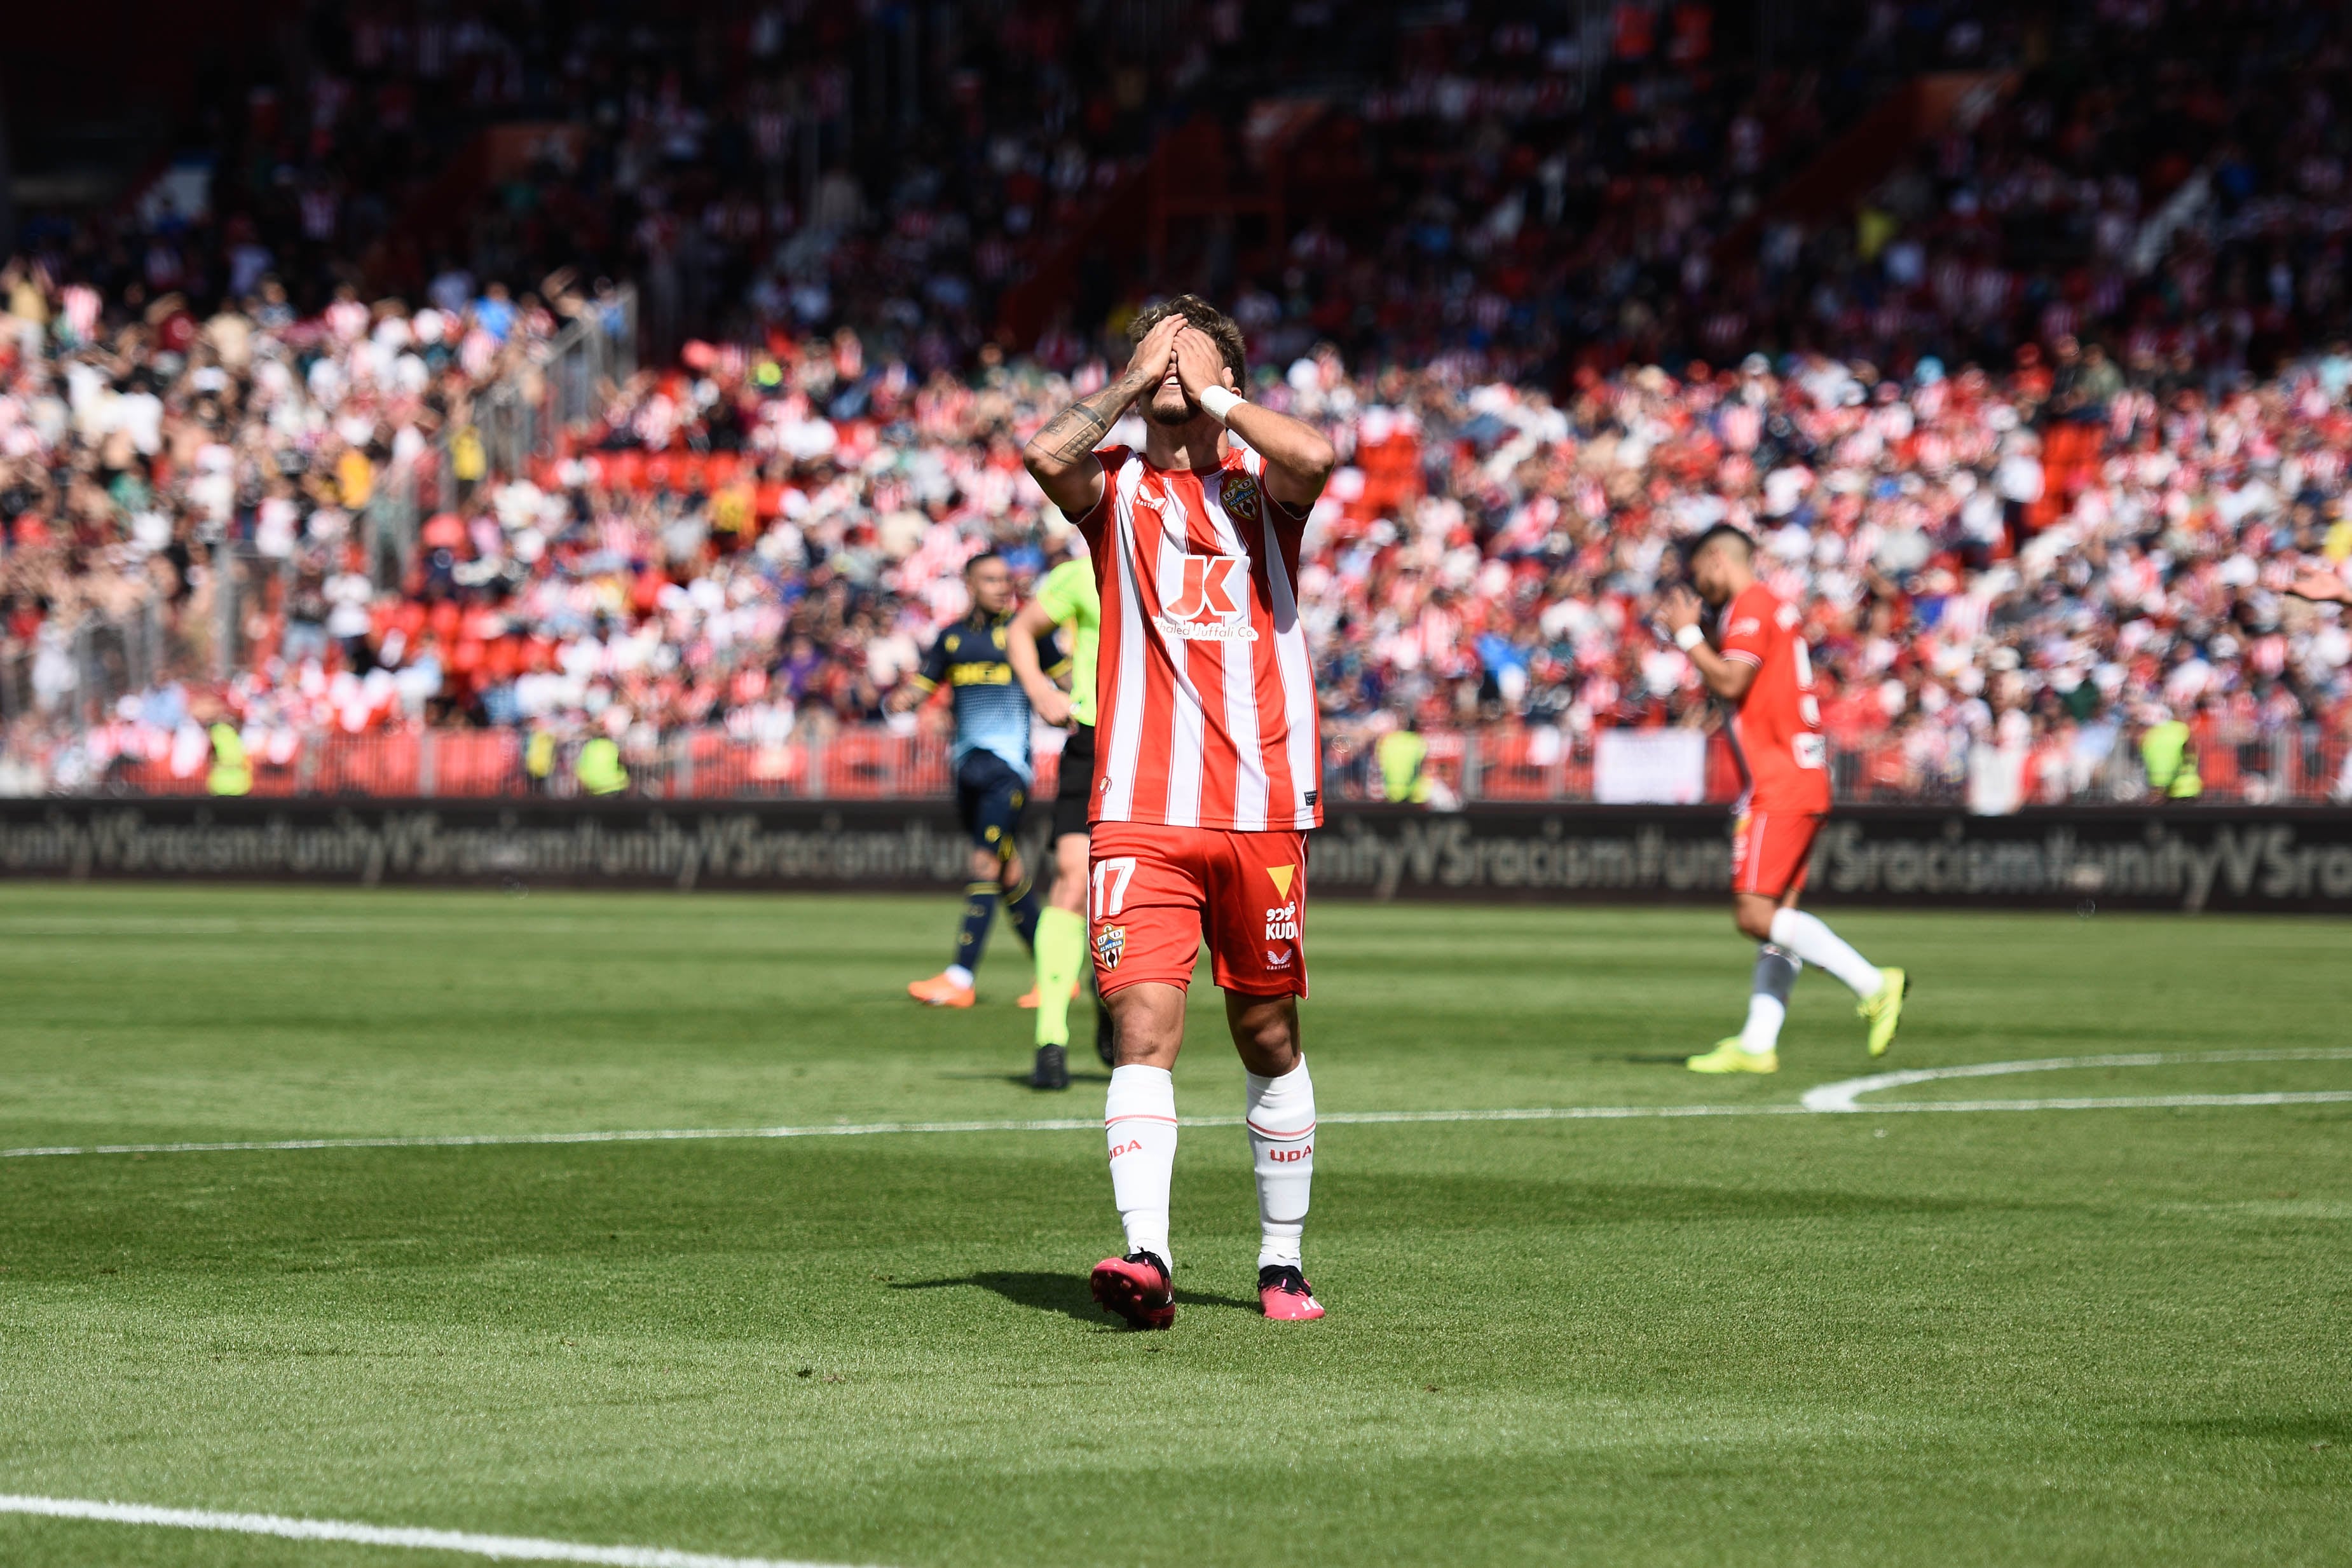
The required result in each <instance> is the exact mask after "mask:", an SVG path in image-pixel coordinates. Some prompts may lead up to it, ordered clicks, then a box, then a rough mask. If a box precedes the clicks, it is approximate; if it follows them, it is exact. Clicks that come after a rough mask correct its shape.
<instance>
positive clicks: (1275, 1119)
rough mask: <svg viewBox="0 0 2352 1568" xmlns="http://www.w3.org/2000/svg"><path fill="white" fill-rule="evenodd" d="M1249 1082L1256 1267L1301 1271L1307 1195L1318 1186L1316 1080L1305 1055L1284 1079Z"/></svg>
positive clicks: (1252, 1079)
mask: <svg viewBox="0 0 2352 1568" xmlns="http://www.w3.org/2000/svg"><path fill="white" fill-rule="evenodd" d="M1248 1077H1249V1100H1248V1105H1247V1109H1246V1110H1245V1111H1244V1121H1245V1123H1246V1124H1247V1125H1248V1127H1249V1141H1250V1155H1251V1156H1252V1157H1253V1158H1254V1159H1255V1162H1256V1165H1257V1218H1258V1226H1259V1230H1260V1240H1259V1244H1258V1251H1257V1266H1258V1267H1259V1268H1261V1269H1263V1268H1265V1266H1266V1265H1267V1264H1269V1263H1287V1264H1290V1265H1291V1266H1292V1267H1293V1268H1296V1267H1297V1264H1298V1238H1299V1234H1300V1232H1302V1231H1303V1230H1305V1229H1306V1228H1307V1191H1308V1189H1309V1188H1311V1187H1312V1186H1314V1185H1315V1081H1314V1080H1313V1079H1311V1078H1309V1077H1307V1059H1306V1058H1305V1057H1303V1056H1302V1057H1300V1058H1299V1059H1298V1065H1297V1066H1296V1067H1294V1068H1292V1069H1291V1070H1290V1071H1287V1072H1286V1073H1284V1074H1283V1075H1282V1076H1281V1077H1279V1078H1260V1077H1259V1076H1258V1075H1257V1074H1256V1073H1255V1072H1253V1073H1250V1074H1249V1075H1248Z"/></svg>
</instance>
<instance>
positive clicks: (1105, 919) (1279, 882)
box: [1087, 822, 1307, 997]
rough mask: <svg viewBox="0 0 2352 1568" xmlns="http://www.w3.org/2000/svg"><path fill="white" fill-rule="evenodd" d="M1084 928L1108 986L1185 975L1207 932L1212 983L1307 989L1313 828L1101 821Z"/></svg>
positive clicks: (1100, 982) (1263, 990)
mask: <svg viewBox="0 0 2352 1568" xmlns="http://www.w3.org/2000/svg"><path fill="white" fill-rule="evenodd" d="M1087 858H1088V859H1089V861H1090V862H1092V863H1091V868H1090V869H1091V872H1092V876H1091V879H1090V881H1089V882H1088V883H1087V929H1088V931H1089V932H1090V933H1091V935H1092V936H1093V942H1092V944H1091V945H1092V946H1093V948H1094V955H1095V987H1096V988H1097V990H1099V991H1100V992H1101V993H1102V994H1103V995H1105V996H1108V995H1109V994H1110V993H1111V992H1113V991H1116V990H1118V989H1119V988H1122V987H1125V986H1132V985H1135V984H1137V983H1139V982H1140V981H1144V980H1157V981H1159V982H1160V984H1162V985H1169V986H1180V987H1181V986H1190V985H1191V984H1192V966H1193V964H1194V963H1195V962H1196V961H1197V960H1198V959H1199V957H1200V956H1201V940H1202V937H1204V936H1205V937H1206V938H1208V943H1209V956H1210V958H1211V960H1212V962H1213V970H1214V973H1215V975H1216V977H1217V984H1218V985H1220V986H1222V987H1223V988H1225V989H1226V990H1228V991H1235V992H1239V993H1240V994H1241V995H1243V996H1250V997H1303V996H1305V995H1306V994H1307V949H1306V948H1305V946H1302V945H1301V943H1300V940H1299V938H1300V934H1301V933H1302V932H1303V931H1304V930H1305V928H1306V925H1307V835H1306V834H1305V833H1303V832H1299V831H1297V830H1295V829H1294V830H1290V831H1283V832H1271V833H1230V832H1223V831H1218V830H1215V829H1211V828H1164V827H1160V826H1158V825H1156V824H1152V823H1147V822H1097V823H1096V824H1095V825H1094V831H1093V832H1092V834H1091V835H1090V836H1089V838H1088V841H1087Z"/></svg>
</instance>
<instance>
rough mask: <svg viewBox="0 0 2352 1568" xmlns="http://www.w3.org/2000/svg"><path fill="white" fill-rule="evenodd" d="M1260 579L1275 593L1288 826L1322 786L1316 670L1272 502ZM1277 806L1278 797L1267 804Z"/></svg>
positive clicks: (1311, 818) (1306, 814)
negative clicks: (1310, 662) (1287, 775)
mask: <svg viewBox="0 0 2352 1568" xmlns="http://www.w3.org/2000/svg"><path fill="white" fill-rule="evenodd" d="M1265 581H1266V587H1267V588H1268V589H1269V590H1270V591H1271V592H1272V594H1273V597H1274V660H1275V668H1276V671H1277V672H1278V673H1279V674H1281V676H1282V708H1283V721H1284V722H1283V730H1284V740H1285V742H1286V745H1287V746H1288V747H1289V748H1290V787H1291V789H1293V791H1295V797H1294V799H1292V800H1290V801H1289V802H1288V810H1290V812H1291V821H1290V825H1291V826H1292V827H1294V828H1311V827H1313V826H1314V825H1315V802H1314V801H1313V800H1311V799H1310V797H1311V796H1313V795H1315V794H1317V793H1318V791H1319V790H1320V789H1321V788H1322V786H1321V784H1320V782H1319V778H1320V775H1321V772H1322V758H1319V757H1318V756H1317V755H1316V746H1315V672H1314V670H1313V669H1312V667H1311V666H1309V665H1308V664H1307V631H1306V628H1304V627H1303V626H1301V625H1300V624H1299V623H1298V600H1297V596H1296V595H1295V594H1294V593H1293V592H1292V591H1291V587H1290V566H1289V563H1288V562H1286V561H1285V560H1284V559H1282V541H1281V540H1280V539H1279V538H1276V535H1275V531H1274V507H1272V506H1271V505H1270V504H1269V505H1268V506H1267V507H1266V517H1265ZM1271 804H1272V805H1274V806H1279V805H1280V804H1281V803H1280V802H1274V803H1271Z"/></svg>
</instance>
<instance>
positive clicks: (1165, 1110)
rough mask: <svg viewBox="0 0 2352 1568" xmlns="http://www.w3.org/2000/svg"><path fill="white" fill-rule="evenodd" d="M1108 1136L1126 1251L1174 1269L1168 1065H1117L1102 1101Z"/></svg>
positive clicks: (1172, 1104) (1172, 1083)
mask: <svg viewBox="0 0 2352 1568" xmlns="http://www.w3.org/2000/svg"><path fill="white" fill-rule="evenodd" d="M1103 1125H1104V1128H1105V1130H1106V1131H1107V1132H1108V1134H1109V1137H1110V1190H1111V1196H1112V1197H1113V1199H1114V1200H1115V1201H1116V1202H1117V1203H1118V1222H1119V1224H1121V1225H1123V1226H1125V1227H1126V1228H1127V1249H1128V1250H1129V1252H1150V1253H1152V1254H1154V1255H1156V1256H1157V1257H1158V1258H1159V1260H1160V1261H1161V1262H1162V1263H1165V1264H1167V1265H1168V1266H1169V1267H1170V1268H1171V1269H1172V1268H1174V1267H1175V1260H1174V1259H1172V1258H1171V1257H1169V1256H1168V1185H1169V1179H1170V1177H1171V1176H1173V1175H1174V1173H1175V1169H1176V1078H1175V1075H1174V1074H1173V1073H1171V1072H1170V1071H1168V1070H1167V1069H1166V1068H1164V1067H1140V1066H1134V1067H1115V1068H1113V1069H1111V1074H1110V1092H1109V1093H1108V1094H1106V1095H1105V1096H1104V1097H1103Z"/></svg>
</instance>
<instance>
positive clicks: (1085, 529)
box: [1024, 295, 1334, 1328]
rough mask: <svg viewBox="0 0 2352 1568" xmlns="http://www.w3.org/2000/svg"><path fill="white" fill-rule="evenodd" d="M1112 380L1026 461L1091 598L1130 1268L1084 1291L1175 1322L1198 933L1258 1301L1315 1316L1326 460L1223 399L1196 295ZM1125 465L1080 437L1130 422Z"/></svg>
mask: <svg viewBox="0 0 2352 1568" xmlns="http://www.w3.org/2000/svg"><path fill="white" fill-rule="evenodd" d="M1131 331H1132V332H1133V334H1134V336H1135V339H1136V349H1135V357H1134V359H1133V360H1132V361H1130V362H1129V365H1128V367H1127V369H1126V371H1124V372H1123V373H1121V374H1120V376H1119V377H1118V380H1116V381H1114V382H1111V384H1110V385H1108V386H1107V387H1105V388H1104V389H1103V390H1102V391H1101V392H1097V393H1096V394H1095V395H1093V396H1092V397H1088V398H1085V399H1082V400H1081V401H1079V402H1076V403H1073V404H1072V405H1071V406H1070V407H1068V408H1066V409H1064V410H1063V411H1062V412H1061V413H1058V414H1056V415H1055V417H1054V418H1053V419H1052V420H1050V421H1049V422H1047V423H1046V424H1045V427H1044V428H1043V429H1041V430H1040V431H1039V432H1038V433H1037V434H1036V435H1035V437H1034V438H1033V439H1032V440H1031V441H1030V443H1029V445H1028V449H1027V450H1026V452H1024V458H1025V460H1026V461H1027V463H1028V465H1029V472H1030V473H1031V474H1033V475H1034V476H1036V479H1037V483H1038V485H1039V486H1042V487H1043V488H1044V490H1045V494H1046V495H1047V496H1049V497H1052V498H1053V500H1054V502H1055V505H1056V506H1058V507H1061V508H1062V510H1063V511H1064V512H1065V513H1066V514H1067V515H1068V516H1069V517H1071V518H1073V519H1074V520H1075V521H1076V524H1077V528H1078V530H1079V532H1080V533H1081V534H1083V535H1084V536H1085V538H1086V541H1087V550H1088V552H1089V555H1090V559H1091V563H1092V567H1093V570H1094V576H1095V583H1096V587H1097V591H1098V592H1099V595H1100V599H1101V615H1102V643H1101V648H1100V652H1099V654H1098V656H1097V666H1096V686H1095V700H1096V714H1095V772H1094V787H1093V806H1092V809H1091V811H1090V818H1091V821H1092V823H1093V835H1092V836H1093V843H1092V853H1091V864H1090V867H1089V874H1088V880H1087V930H1088V934H1089V937H1090V940H1091V943H1092V946H1093V950H1094V964H1095V981H1096V984H1097V987H1098V988H1100V990H1101V992H1102V994H1103V997H1104V999H1105V1001H1106V1003H1107V1004H1108V1007H1109V1009H1110V1011H1111V1017H1112V1020H1113V1024H1114V1026H1115V1028H1114V1037H1115V1044H1114V1050H1115V1052H1116V1058H1117V1063H1116V1065H1115V1066H1114V1067H1113V1069H1112V1071H1111V1079H1110V1092H1109V1095H1108V1098H1107V1100H1106V1103H1105V1105H1104V1113H1103V1117H1104V1122H1105V1124H1106V1125H1107V1127H1108V1134H1109V1146H1110V1176H1111V1189H1112V1193H1113V1196H1114V1197H1115V1198H1116V1200H1117V1202H1118V1213H1119V1220H1120V1223H1121V1224H1122V1225H1123V1226H1124V1227H1125V1228H1126V1231H1127V1251H1126V1254H1125V1256H1123V1257H1118V1258H1106V1259H1105V1260H1103V1261H1102V1262H1100V1263H1098V1264H1097V1265H1096V1267H1095V1271H1094V1281H1093V1288H1094V1295H1095V1300H1097V1301H1100V1302H1101V1303H1102V1304H1103V1305H1104V1306H1105V1307H1107V1308H1108V1309H1110V1310H1111V1311H1112V1312H1117V1313H1118V1314H1119V1315H1120V1316H1121V1317H1124V1318H1125V1319H1127V1321H1128V1322H1129V1323H1131V1324H1133V1325H1134V1326H1136V1327H1138V1328H1166V1327H1167V1326H1168V1325H1169V1324H1170V1322H1172V1321H1173V1319H1174V1317H1175V1311H1176V1309H1175V1302H1174V1297H1173V1295H1172V1293H1171V1290H1170V1284H1169V1268H1170V1263H1171V1255H1170V1252H1169V1245H1168V1186H1169V1173H1170V1170H1171V1166H1173V1165H1174V1163H1175V1157H1176V1091H1175V1082H1174V1080H1173V1079H1172V1078H1171V1076H1170V1073H1171V1069H1173V1068H1174V1067H1175V1065H1176V1053H1177V1051H1178V1048H1179V1047H1180V1046H1181V1045H1182V1043H1183V1038H1184V992H1185V988H1186V986H1187V985H1189V984H1190V983H1191V980H1192V965H1193V962H1194V960H1195V959H1196V958H1197V957H1198V956H1199V954H1200V949H1201V943H1202V938H1203V937H1204V936H1205V937H1206V938H1207V941H1208V946H1209V953H1210V956H1211V959H1212V961H1213V966H1214V973H1215V976H1216V981H1217V984H1218V986H1219V987H1221V988H1223V991H1224V994H1225V1019H1226V1022H1227V1024H1228V1026H1229V1027H1230V1029H1231V1030H1232V1033H1233V1040H1234V1049H1235V1050H1236V1051H1239V1052H1240V1053H1241V1059H1242V1064H1243V1066H1244V1069H1246V1071H1247V1074H1248V1091H1247V1101H1246V1103H1245V1104H1244V1117H1245V1121H1246V1124H1247V1131H1248V1136H1249V1144H1250V1149H1251V1153H1252V1155H1253V1156H1254V1158H1255V1164H1256V1169H1257V1193H1258V1218H1259V1223H1260V1226H1261V1237H1262V1244H1261V1246H1260V1249H1259V1252H1258V1297H1259V1300H1260V1301H1261V1302H1262V1303H1263V1305H1264V1307H1265V1314H1266V1315H1267V1316H1268V1317H1270V1318H1281V1319H1290V1320H1298V1319H1307V1318H1318V1317H1321V1316H1322V1315H1323V1308H1322V1307H1321V1305H1320V1304H1318V1302H1317V1301H1316V1300H1315V1296H1314V1292H1313V1291H1311V1290H1310V1289H1309V1287H1308V1285H1307V1278H1306V1276H1305V1274H1303V1273H1302V1272H1301V1271H1300V1260H1299V1233H1300V1229H1301V1228H1302V1226H1303V1224H1304V1221H1305V1220H1306V1218H1307V1190H1308V1186H1309V1184H1310V1182H1311V1181H1312V1179H1313V1176H1314V1169H1315V1090H1314V1085H1313V1083H1312V1082H1311V1081H1310V1080H1309V1079H1308V1078H1307V1060H1306V1058H1305V1057H1304V1056H1303V1055H1301V1054H1300V1052H1299V1043H1298V999H1299V998H1302V997H1304V996H1306V995H1307V956H1306V950H1305V948H1304V947H1303V946H1302V945H1301V941H1300V936H1301V932H1302V930H1303V929H1304V916H1305V914H1306V910H1307V837H1306V835H1307V830H1308V829H1310V828H1313V827H1316V826H1318V824H1319V823H1320V822H1321V821H1322V808H1321V805H1320V796H1319V794H1318V783H1317V772H1318V759H1319V758H1320V755H1321V747H1320V744H1319V741H1318V736H1317V733H1316V719H1315V678H1314V673H1313V671H1312V670H1311V669H1310V668H1309V666H1308V664H1307V640H1306V635H1305V632H1303V630H1302V629H1301V627H1300V625H1299V621H1298V605H1297V580H1298V550H1299V538H1300V535H1301V533H1302V532H1303V531H1304V529H1305V528H1306V522H1307V508H1308V507H1311V506H1312V505H1313V504H1314V502H1315V498H1316V497H1318V495H1320V494H1321V493H1322V489H1323V483H1324V481H1325V480H1326V479H1327V478H1328V477H1329V476H1330V473H1331V465H1332V463H1333V461H1334V454H1333V452H1332V450H1331V444H1330V443H1329V442H1328V441H1326V440H1325V439H1324V438H1323V437H1322V436H1321V435H1320V434H1317V432H1316V431H1315V430H1314V428H1313V427H1312V426H1310V425H1307V424H1305V423H1301V422H1299V421H1297V420H1295V419H1290V418H1287V417H1286V416H1285V415H1282V414H1278V413H1273V412H1272V411H1270V410H1267V409H1264V408H1260V407H1257V406H1256V405H1255V404H1253V403H1250V402H1245V401H1244V400H1243V399H1242V397H1241V396H1240V395H1239V391H1238V389H1239V388H1240V387H1241V386H1242V385H1244V377H1245V374H1246V365H1245V363H1244V358H1243V344H1242V336H1241V332H1240V330H1239V329H1237V328H1235V327H1234V324H1233V322H1232V321H1231V320H1229V319H1226V318H1225V317H1224V316H1223V314H1221V313H1220V312H1218V311H1217V310H1216V309H1215V308H1213V307H1212V306H1210V305H1208V304H1207V303H1206V302H1204V301H1202V300H1200V299H1197V298H1192V296H1190V295H1185V296H1180V297H1179V298H1175V299H1172V300H1170V301H1168V302H1167V303H1165V304H1162V305H1158V306H1154V307H1152V308H1150V309H1148V310H1146V311H1144V312H1143V313H1142V314H1141V315H1139V316H1138V317H1137V318H1136V319H1135V322H1134V324H1133V327H1132V328H1131ZM1130 404H1133V405H1136V406H1137V407H1138V408H1139V410H1140V412H1141V413H1142V414H1143V416H1144V421H1145V424H1144V429H1145V436H1144V445H1143V450H1142V451H1140V452H1138V451H1135V450H1133V449H1131V448H1129V447H1124V446H1114V447H1110V448H1108V449H1107V450H1103V451H1099V452H1097V450H1096V445H1097V443H1098V442H1100V441H1101V440H1102V439H1103V436H1104V434H1105V433H1106V432H1108V430H1109V429H1110V427H1111V425H1112V423H1114V422H1116V421H1117V420H1118V418H1119V417H1120V415H1121V414H1122V413H1125V412H1126V410H1127V409H1128V407H1129V405H1130Z"/></svg>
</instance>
